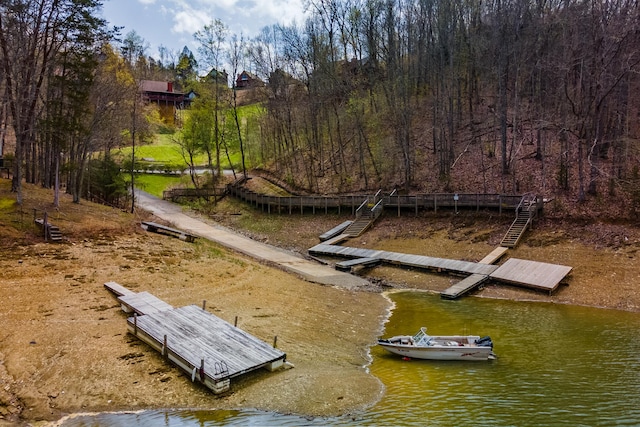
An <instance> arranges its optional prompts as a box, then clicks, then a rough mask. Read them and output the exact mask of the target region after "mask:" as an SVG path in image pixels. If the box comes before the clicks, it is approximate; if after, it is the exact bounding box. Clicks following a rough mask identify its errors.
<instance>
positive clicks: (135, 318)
mask: <svg viewBox="0 0 640 427" xmlns="http://www.w3.org/2000/svg"><path fill="white" fill-rule="evenodd" d="M133 335H138V313H133Z"/></svg>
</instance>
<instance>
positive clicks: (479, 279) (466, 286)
mask: <svg viewBox="0 0 640 427" xmlns="http://www.w3.org/2000/svg"><path fill="white" fill-rule="evenodd" d="M487 280H489V276H488V275H486V274H472V275H471V276H468V277H465V278H464V279H462V280H461V281H459V282H458V283H456V284H455V285H453V286H451V287H449V288H447V289H445V290H444V291H442V292H440V298H444V299H456V298H459V297H461V296H462V295H464V294H466V293H468V292H471V291H472V290H474V289H476V288H477V287H478V286H480V285H481V284H483V283H484V282H486V281H487Z"/></svg>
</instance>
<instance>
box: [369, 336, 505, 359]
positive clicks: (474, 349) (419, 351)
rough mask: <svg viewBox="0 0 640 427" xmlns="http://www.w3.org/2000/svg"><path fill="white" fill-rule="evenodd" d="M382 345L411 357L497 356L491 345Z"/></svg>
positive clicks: (477, 357) (381, 343) (474, 357)
mask: <svg viewBox="0 0 640 427" xmlns="http://www.w3.org/2000/svg"><path fill="white" fill-rule="evenodd" d="M378 344H380V345H381V346H382V347H384V348H385V349H386V350H387V351H389V352H390V353H393V354H397V355H400V356H404V357H409V358H411V359H423V360H473V361H483V360H490V359H494V358H495V354H493V351H492V349H491V347H480V346H457V347H444V346H429V347H419V346H415V345H403V344H391V343H388V342H384V341H378Z"/></svg>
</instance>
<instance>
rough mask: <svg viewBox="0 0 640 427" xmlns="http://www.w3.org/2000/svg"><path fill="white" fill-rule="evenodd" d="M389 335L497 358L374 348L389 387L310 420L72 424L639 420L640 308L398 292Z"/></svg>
mask: <svg viewBox="0 0 640 427" xmlns="http://www.w3.org/2000/svg"><path fill="white" fill-rule="evenodd" d="M390 297H391V299H392V300H393V301H394V303H395V304H396V307H395V309H394V311H393V314H392V316H391V318H390V319H389V322H388V323H387V324H386V330H385V333H384V335H385V336H392V335H399V334H413V333H415V332H417V331H418V330H419V329H420V327H421V326H426V327H427V328H428V332H429V333H431V334H434V335H454V334H473V335H481V336H484V335H489V336H491V338H492V339H493V342H494V352H495V353H496V354H497V355H498V358H497V360H494V361H487V362H434V361H420V360H409V361H405V360H402V358H400V357H399V356H395V355H392V354H390V353H387V352H386V351H385V350H384V349H382V348H380V347H379V346H375V347H373V348H372V349H371V353H372V356H373V363H372V365H371V367H370V370H371V373H372V374H373V375H375V376H377V377H378V378H380V379H381V380H382V381H383V383H384V384H385V386H386V393H385V395H384V397H383V398H382V400H381V401H380V402H378V403H377V404H376V405H374V406H373V407H372V408H370V409H369V410H367V411H366V412H362V413H355V414H350V415H349V416H344V417H337V418H323V419H318V418H315V419H307V418H304V417H299V416H292V415H281V414H275V413H267V412H260V411H251V410H247V411H143V412H139V413H132V414H97V415H92V416H81V417H77V418H73V419H69V420H67V421H65V422H64V423H63V424H62V425H63V426H65V427H88V426H91V427H98V426H115V427H118V426H139V427H146V426H171V427H191V426H199V427H202V426H265V425H266V426H303V425H304V426H315V425H318V426H319V425H323V426H324V425H334V426H370V425H402V426H425V425H427V426H612V425H616V426H638V425H640V314H638V313H628V312H622V311H615V310H602V309H594V308H586V307H575V306H567V305H557V304H547V303H532V302H513V301H504V300H491V299H481V298H470V297H467V298H463V299H461V300H458V301H447V300H441V299H440V297H439V296H438V295H433V294H427V293H422V292H399V293H393V294H391V295H390Z"/></svg>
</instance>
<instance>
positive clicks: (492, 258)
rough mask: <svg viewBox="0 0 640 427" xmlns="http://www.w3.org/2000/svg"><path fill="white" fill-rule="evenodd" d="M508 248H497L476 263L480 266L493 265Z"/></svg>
mask: <svg viewBox="0 0 640 427" xmlns="http://www.w3.org/2000/svg"><path fill="white" fill-rule="evenodd" d="M508 250H509V248H506V247H504V246H498V247H497V248H495V249H494V250H492V251H491V252H490V253H489V254H488V255H487V256H486V257H484V258H482V259H481V260H480V261H478V262H479V263H480V264H495V263H496V262H498V261H499V260H500V258H502V257H503V256H504V254H506V253H507V251H508Z"/></svg>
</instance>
